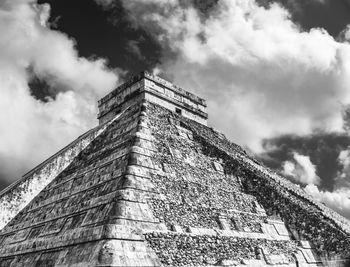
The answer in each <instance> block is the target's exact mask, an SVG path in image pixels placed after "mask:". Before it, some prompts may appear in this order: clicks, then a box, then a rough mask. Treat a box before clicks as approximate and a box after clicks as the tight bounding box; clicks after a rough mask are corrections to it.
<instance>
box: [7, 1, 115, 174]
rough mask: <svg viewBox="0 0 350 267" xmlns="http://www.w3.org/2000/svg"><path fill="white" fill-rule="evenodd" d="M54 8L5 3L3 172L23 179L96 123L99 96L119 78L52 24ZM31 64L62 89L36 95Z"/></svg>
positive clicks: (30, 3)
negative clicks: (48, 96)
mask: <svg viewBox="0 0 350 267" xmlns="http://www.w3.org/2000/svg"><path fill="white" fill-rule="evenodd" d="M49 11H50V8H49V6H48V5H37V4H35V3H34V1H29V0H5V1H1V2H0V32H1V36H0V126H1V131H0V170H1V171H0V174H1V175H2V176H3V175H6V176H7V178H8V179H9V180H13V179H17V178H19V177H18V176H19V175H21V174H23V172H24V171H26V170H28V169H30V168H31V167H34V165H35V164H37V163H40V162H41V161H42V160H44V159H45V158H46V157H49V156H50V155H51V154H53V153H54V152H56V151H57V150H58V149H60V148H62V147H63V146H65V145H66V144H67V143H68V142H70V141H72V140H73V139H74V138H75V137H77V136H78V135H79V134H81V133H82V132H83V131H85V130H87V129H88V128H90V127H92V126H94V125H95V124H96V100H97V99H98V98H99V97H100V96H103V95H104V94H105V93H106V92H107V91H108V90H111V89H112V88H113V87H114V85H115V84H116V82H117V76H116V74H115V73H112V72H111V71H109V70H107V69H106V67H105V61H104V60H102V59H97V60H88V59H85V58H81V57H79V56H78V54H77V51H76V50H75V43H74V41H73V40H71V39H69V38H68V37H67V36H66V35H64V34H62V33H60V32H57V31H53V30H51V29H49V28H48V27H47V19H48V18H49ZM28 68H30V69H31V70H32V71H34V73H35V75H37V76H39V77H41V78H43V79H45V80H46V81H47V82H48V83H49V84H50V85H52V86H54V87H55V88H56V89H57V90H58V91H61V92H60V93H59V94H58V95H57V96H56V99H55V100H50V101H48V102H47V103H43V102H40V101H38V100H36V99H34V98H33V97H32V96H31V94H30V90H29V87H28V81H29V80H30V77H29V74H28V71H27V70H28Z"/></svg>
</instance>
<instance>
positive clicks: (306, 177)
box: [283, 152, 320, 185]
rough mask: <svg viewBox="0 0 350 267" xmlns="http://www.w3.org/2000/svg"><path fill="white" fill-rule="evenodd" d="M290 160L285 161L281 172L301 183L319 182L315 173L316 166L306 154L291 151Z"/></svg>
mask: <svg viewBox="0 0 350 267" xmlns="http://www.w3.org/2000/svg"><path fill="white" fill-rule="evenodd" d="M293 159H294V162H292V161H285V162H284V164H283V173H284V174H285V175H287V176H290V177H292V178H293V179H294V180H295V181H296V182H299V183H302V184H316V185H317V184H319V183H320V178H319V177H318V176H317V174H316V167H315V165H314V164H312V162H311V160H310V158H309V157H308V156H304V155H300V154H298V153H296V152H294V153H293Z"/></svg>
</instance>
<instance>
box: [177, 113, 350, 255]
mask: <svg viewBox="0 0 350 267" xmlns="http://www.w3.org/2000/svg"><path fill="white" fill-rule="evenodd" d="M183 121H184V122H183V123H184V125H186V127H187V128H188V129H189V130H191V131H192V132H193V136H194V138H195V139H196V140H197V141H198V142H201V143H202V146H203V147H206V151H207V153H208V154H209V155H211V156H213V155H218V156H219V157H220V158H221V159H223V162H224V169H225V172H227V173H237V170H236V168H233V169H231V166H232V165H233V164H236V162H237V161H239V162H240V164H239V165H240V168H239V171H238V174H237V176H238V177H240V180H241V182H242V184H243V186H244V190H245V192H247V193H248V194H251V195H253V196H255V197H256V198H257V200H258V202H259V203H260V204H261V205H262V206H263V207H264V209H265V210H266V211H267V213H268V215H276V214H277V215H279V216H280V217H281V218H282V219H283V220H284V222H285V223H286V224H287V226H288V227H289V229H290V231H291V233H293V235H294V237H295V238H301V239H303V240H309V241H311V242H312V243H313V245H314V246H315V248H316V250H317V252H318V254H319V255H322V256H324V258H332V257H334V256H335V255H338V256H340V257H342V258H347V257H349V256H350V233H349V231H348V229H349V224H348V222H346V220H344V219H342V218H341V216H340V215H337V214H335V212H333V211H330V210H329V209H328V208H326V207H324V206H323V205H322V204H320V203H317V202H315V201H314V200H312V199H311V197H310V196H308V195H307V194H306V193H305V192H304V191H303V190H302V189H300V188H298V187H297V186H295V185H294V184H292V183H291V182H289V181H287V180H286V179H285V178H283V177H280V176H278V175H277V174H275V173H274V172H273V171H269V170H268V169H267V168H266V167H264V166H262V165H261V163H260V162H257V161H256V160H254V159H252V158H250V157H249V156H248V155H247V154H246V153H245V152H244V151H243V149H241V148H239V147H237V146H236V145H235V144H232V143H231V142H230V141H228V140H227V139H226V138H225V137H224V136H222V135H220V134H219V133H217V132H215V131H214V130H211V129H209V128H208V127H203V126H202V125H200V124H198V123H195V122H192V121H189V120H186V119H184V120H183Z"/></svg>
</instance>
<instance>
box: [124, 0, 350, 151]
mask: <svg viewBox="0 0 350 267" xmlns="http://www.w3.org/2000/svg"><path fill="white" fill-rule="evenodd" d="M151 2H152V4H149V3H148V2H146V1H139V0H133V1H123V3H124V6H125V8H127V10H129V12H130V16H131V17H132V19H133V20H134V21H137V22H138V25H139V26H140V27H143V28H144V29H146V30H147V31H148V32H150V33H153V34H154V37H155V38H157V40H158V42H159V43H160V44H162V45H163V47H164V49H168V51H164V53H163V58H162V60H161V63H160V64H159V66H157V68H158V69H160V70H162V71H163V72H164V73H166V74H167V75H168V76H170V77H172V78H173V80H174V82H175V83H176V84H179V85H180V86H182V87H184V88H185V89H187V90H190V91H193V92H195V93H197V94H198V95H200V96H202V97H204V98H206V99H207V100H208V108H209V115H210V117H209V119H210V124H211V125H213V126H214V127H216V128H217V129H219V130H221V131H223V132H224V133H226V135H228V137H230V138H231V139H232V140H233V141H235V142H238V143H240V144H243V145H247V146H249V147H250V148H251V149H253V150H254V151H255V152H261V151H262V150H263V148H262V146H261V141H262V140H263V139H265V138H273V137H276V136H280V135H282V134H297V135H308V134H311V133H313V132H315V131H325V132H331V131H337V132H341V131H342V130H343V120H342V109H343V105H346V104H348V103H349V99H350V92H349V90H348V89H347V88H348V86H349V85H350V81H349V77H350V76H349V71H350V69H349V67H350V46H349V44H347V43H342V42H338V41H336V40H334V39H333V37H331V36H330V35H329V34H328V33H327V32H326V31H325V30H323V29H311V30H310V31H309V32H305V31H302V30H301V29H300V28H299V27H298V26H297V25H296V24H294V23H293V22H292V21H291V19H290V14H289V13H288V12H287V11H286V10H285V9H283V8H282V7H281V6H279V5H277V4H271V5H270V6H269V7H263V6H259V5H258V4H257V3H256V2H255V1H253V0H247V1H246V0H234V1H232V0H231V1H229V0H222V1H219V2H218V4H217V5H216V7H215V8H213V9H212V10H211V12H210V13H209V15H208V16H207V17H205V18H203V16H202V15H201V14H200V12H199V11H198V10H197V9H195V8H194V7H193V6H191V5H189V4H186V5H184V4H183V2H182V1H169V2H165V1H161V2H160V1H151ZM154 6H156V7H154ZM151 7H152V8H151ZM145 10H147V12H145ZM174 54H175V56H174ZM168 55H171V56H168Z"/></svg>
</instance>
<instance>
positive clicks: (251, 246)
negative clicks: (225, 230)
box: [146, 233, 297, 266]
mask: <svg viewBox="0 0 350 267" xmlns="http://www.w3.org/2000/svg"><path fill="white" fill-rule="evenodd" d="M146 240H147V241H148V242H149V244H150V246H151V247H152V249H153V250H154V251H156V253H157V255H158V257H159V258H160V260H161V262H162V263H163V264H164V265H166V266H184V265H186V266H188V265H189V266H191V265H192V266H203V265H204V266H205V265H221V264H222V263H223V261H225V260H228V259H234V261H235V262H236V263H241V262H242V261H243V260H244V259H259V258H260V259H262V258H263V255H262V253H261V250H260V249H262V248H263V249H265V250H268V252H269V254H270V255H284V256H285V257H286V262H288V263H293V262H295V258H294V256H293V253H295V252H296V250H297V245H296V243H295V242H290V241H282V242H281V241H274V240H265V239H255V240H254V239H247V238H236V237H220V236H206V235H203V236H198V235H197V236H196V235H189V234H178V233H172V234H165V233H149V234H146Z"/></svg>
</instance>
